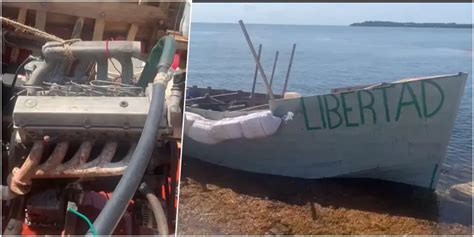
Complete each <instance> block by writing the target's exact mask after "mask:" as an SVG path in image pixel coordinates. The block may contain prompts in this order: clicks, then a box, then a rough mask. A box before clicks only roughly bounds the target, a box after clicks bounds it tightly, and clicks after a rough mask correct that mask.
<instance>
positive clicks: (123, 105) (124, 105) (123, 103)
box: [120, 100, 128, 108]
mask: <svg viewBox="0 0 474 237" xmlns="http://www.w3.org/2000/svg"><path fill="white" fill-rule="evenodd" d="M127 106H128V102H127V101H125V100H124V101H120V107H123V108H125V107H127Z"/></svg>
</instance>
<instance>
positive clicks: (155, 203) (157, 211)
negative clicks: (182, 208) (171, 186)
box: [138, 182, 169, 235]
mask: <svg viewBox="0 0 474 237" xmlns="http://www.w3.org/2000/svg"><path fill="white" fill-rule="evenodd" d="M138 190H139V191H140V192H141V193H142V194H143V195H145V197H146V199H147V200H148V204H150V209H151V211H152V212H153V216H154V217H155V220H156V226H158V233H159V234H160V235H169V230H168V221H167V220H166V215H165V210H163V206H162V205H161V202H160V200H159V199H158V197H156V195H155V194H153V192H152V191H151V189H150V187H149V186H148V185H147V184H146V183H145V182H143V183H142V184H141V185H140V188H139V189H138Z"/></svg>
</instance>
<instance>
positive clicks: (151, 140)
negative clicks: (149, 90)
mask: <svg viewBox="0 0 474 237" xmlns="http://www.w3.org/2000/svg"><path fill="white" fill-rule="evenodd" d="M165 88H166V86H165V85H164V84H163V83H154V84H153V95H152V99H151V104H150V109H149V111H148V116H147V118H146V121H145V126H144V127H143V132H142V135H141V136H140V139H139V141H138V144H137V147H136V149H135V151H134V152H133V155H132V158H131V161H130V163H129V165H128V167H127V170H126V171H125V173H124V174H123V176H122V178H121V179H120V181H119V183H118V185H117V187H116V188H115V190H114V192H113V194H112V197H111V199H110V200H109V201H108V202H107V203H106V204H105V207H104V209H102V211H101V212H100V214H99V216H98V217H97V219H96V220H95V221H94V227H95V228H96V231H97V235H111V234H112V232H113V231H114V230H115V227H116V226H117V224H118V223H119V221H120V219H121V218H122V216H123V214H124V212H125V210H126V209H127V206H128V203H129V201H130V199H132V197H133V195H134V194H135V191H136V190H137V188H138V186H139V185H140V181H141V179H142V177H143V174H144V173H145V170H146V168H147V166H148V163H149V161H150V157H151V153H152V151H153V148H154V147H155V143H156V137H157V135H158V128H159V125H160V122H161V118H162V115H163V106H164V105H163V104H164V99H165ZM87 235H89V236H91V235H92V233H91V232H90V231H89V232H87Z"/></svg>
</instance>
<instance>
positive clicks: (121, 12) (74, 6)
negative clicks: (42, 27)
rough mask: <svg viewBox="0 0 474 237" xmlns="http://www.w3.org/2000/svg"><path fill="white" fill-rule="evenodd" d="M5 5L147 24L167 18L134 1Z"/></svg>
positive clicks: (156, 10) (5, 3)
mask: <svg viewBox="0 0 474 237" xmlns="http://www.w3.org/2000/svg"><path fill="white" fill-rule="evenodd" d="M3 5H4V6H7V7H17V8H26V9H31V10H45V11H47V12H52V13H60V14H66V15H73V16H77V17H85V18H101V17H102V18H103V19H104V20H105V21H116V22H127V23H137V24H145V23H149V22H153V21H156V20H157V19H167V18H168V17H167V14H165V12H164V11H163V9H161V8H158V7H154V6H148V5H137V4H133V3H119V2H98V3H90V2H88V3H80V2H74V3H64V2H63V3H61V2H41V3H40V2H28V3H26V2H4V3H3Z"/></svg>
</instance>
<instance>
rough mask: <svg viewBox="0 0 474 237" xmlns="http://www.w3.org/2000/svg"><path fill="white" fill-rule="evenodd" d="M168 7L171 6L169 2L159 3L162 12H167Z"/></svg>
mask: <svg viewBox="0 0 474 237" xmlns="http://www.w3.org/2000/svg"><path fill="white" fill-rule="evenodd" d="M170 5H171V2H160V5H159V6H160V8H161V9H163V10H167V9H168V8H170Z"/></svg>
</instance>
